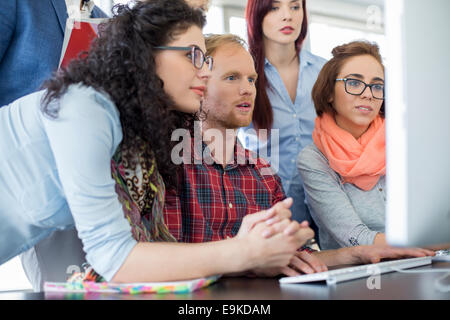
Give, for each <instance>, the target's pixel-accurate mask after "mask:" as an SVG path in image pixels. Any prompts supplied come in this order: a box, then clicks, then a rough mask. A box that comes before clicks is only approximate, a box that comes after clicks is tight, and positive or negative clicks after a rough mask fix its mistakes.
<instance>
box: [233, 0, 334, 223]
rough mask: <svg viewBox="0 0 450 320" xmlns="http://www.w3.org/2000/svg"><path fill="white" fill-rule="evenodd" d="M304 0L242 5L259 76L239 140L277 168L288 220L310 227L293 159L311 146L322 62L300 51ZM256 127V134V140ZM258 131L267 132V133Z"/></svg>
mask: <svg viewBox="0 0 450 320" xmlns="http://www.w3.org/2000/svg"><path fill="white" fill-rule="evenodd" d="M305 2H306V1H305V0H298V1H291V0H280V1H273V0H249V1H248V2H247V10H246V20H247V28H248V39H249V47H250V51H251V53H252V55H253V57H254V59H255V63H256V70H257V72H258V80H257V84H256V85H257V90H258V92H257V96H256V103H255V110H254V113H253V122H252V124H251V125H250V126H249V127H247V128H244V129H241V130H240V132H239V138H240V140H241V141H242V143H243V144H244V146H246V147H247V148H249V149H252V150H254V151H258V152H259V155H260V156H263V157H267V158H268V160H269V161H270V162H271V164H272V167H273V168H274V169H275V170H277V172H278V175H279V176H280V178H281V181H282V183H283V188H284V190H285V192H286V194H287V195H288V196H290V197H292V198H293V199H294V204H293V206H292V208H291V210H292V215H293V218H294V219H296V220H298V221H303V220H308V221H309V222H310V223H311V222H312V221H311V218H310V215H309V211H308V208H307V206H306V205H305V196H304V190H303V183H302V181H301V178H300V176H299V174H298V172H297V169H296V164H295V160H296V159H297V155H298V154H299V153H300V151H301V150H302V149H303V148H304V147H305V146H307V145H309V144H311V143H312V131H313V129H314V119H315V118H316V113H315V109H314V105H313V102H312V99H311V90H312V87H313V85H314V83H315V81H316V79H317V76H318V74H319V71H320V70H321V68H322V66H323V65H324V64H325V60H324V59H322V58H320V57H317V56H315V55H313V54H311V53H310V52H308V51H307V50H305V49H303V48H302V44H303V41H304V39H305V37H306V34H307V26H308V23H307V19H306V7H305ZM255 129H256V130H259V131H258V133H259V139H258V140H257V139H256V137H255V133H256V132H255ZM260 129H266V130H268V131H267V135H265V134H264V132H265V131H264V130H262V131H261V130H260ZM269 130H270V132H269ZM266 137H267V138H266ZM313 227H314V225H313Z"/></svg>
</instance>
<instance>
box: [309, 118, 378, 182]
mask: <svg viewBox="0 0 450 320" xmlns="http://www.w3.org/2000/svg"><path fill="white" fill-rule="evenodd" d="M313 140H314V143H315V144H316V146H317V148H318V149H319V150H320V151H321V152H322V153H323V154H324V155H325V157H327V159H328V161H329V163H330V167H331V168H332V169H333V170H334V171H336V172H337V173H339V174H340V175H341V177H342V180H343V183H352V184H354V185H356V186H357V187H358V188H360V189H363V190H365V191H368V190H371V189H372V188H373V187H374V186H375V185H376V184H377V182H378V180H379V179H380V177H381V176H383V175H385V174H386V139H385V124H384V119H383V118H381V117H380V116H378V117H377V118H375V120H374V121H373V122H372V123H371V125H370V127H369V129H368V130H367V131H366V132H365V133H364V134H363V135H362V136H361V137H360V138H359V139H358V140H356V139H355V137H353V136H352V135H351V134H350V133H349V132H347V131H346V130H344V129H341V128H340V127H339V126H338V125H337V124H336V121H335V120H334V118H333V116H331V115H329V114H326V113H324V114H323V115H322V116H321V117H317V118H316V126H315V128H314V131H313Z"/></svg>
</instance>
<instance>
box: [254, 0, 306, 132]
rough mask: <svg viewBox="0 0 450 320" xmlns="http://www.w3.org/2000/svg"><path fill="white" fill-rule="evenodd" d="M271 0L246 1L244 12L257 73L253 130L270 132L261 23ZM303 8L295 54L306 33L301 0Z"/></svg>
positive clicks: (270, 123)
mask: <svg viewBox="0 0 450 320" xmlns="http://www.w3.org/2000/svg"><path fill="white" fill-rule="evenodd" d="M272 2H273V0H248V2H247V8H246V11H245V19H246V21H247V33H248V44H249V51H250V53H251V54H252V56H253V60H255V69H256V72H257V73H258V79H257V80H256V90H257V93H256V100H255V110H254V112H253V126H254V127H255V129H268V130H270V129H271V128H272V125H273V110H272V106H271V104H270V100H269V97H268V95H267V92H266V90H268V89H269V88H270V83H269V82H268V81H267V78H266V75H265V73H264V61H265V58H266V53H265V51H264V41H263V37H264V35H263V30H262V22H263V20H264V17H265V16H266V15H267V13H268V12H269V11H270V9H271V8H272ZM302 6H303V22H302V30H301V32H300V36H299V37H298V39H297V40H296V41H295V47H296V50H297V54H298V53H299V52H300V50H301V48H302V45H303V41H304V40H305V38H306V34H307V33H308V20H307V17H306V0H302Z"/></svg>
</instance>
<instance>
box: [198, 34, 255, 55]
mask: <svg viewBox="0 0 450 320" xmlns="http://www.w3.org/2000/svg"><path fill="white" fill-rule="evenodd" d="M205 42H206V55H208V56H212V55H214V53H215V52H216V51H217V49H219V48H220V47H222V46H224V45H227V44H231V45H236V46H238V47H241V48H244V49H245V50H247V43H246V42H245V40H244V39H242V38H241V37H239V36H237V35H235V34H208V35H206V36H205Z"/></svg>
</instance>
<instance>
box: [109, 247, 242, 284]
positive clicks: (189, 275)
mask: <svg viewBox="0 0 450 320" xmlns="http://www.w3.org/2000/svg"><path fill="white" fill-rule="evenodd" d="M244 255H245V249H243V248H242V246H240V243H239V240H236V239H228V240H223V241H216V242H207V243H196V244H182V243H156V242H152V243H142V242H141V243H138V244H137V245H136V246H135V247H134V249H133V250H132V251H131V253H130V254H129V256H128V257H127V259H126V260H125V262H124V264H123V265H122V266H121V268H120V269H119V271H118V272H117V273H116V274H115V276H114V277H113V279H112V282H153V281H177V280H183V279H195V278H201V277H207V276H212V275H217V274H226V273H234V272H241V271H244V270H246V268H247V263H248V262H244V261H245V260H244V259H243V257H244Z"/></svg>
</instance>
